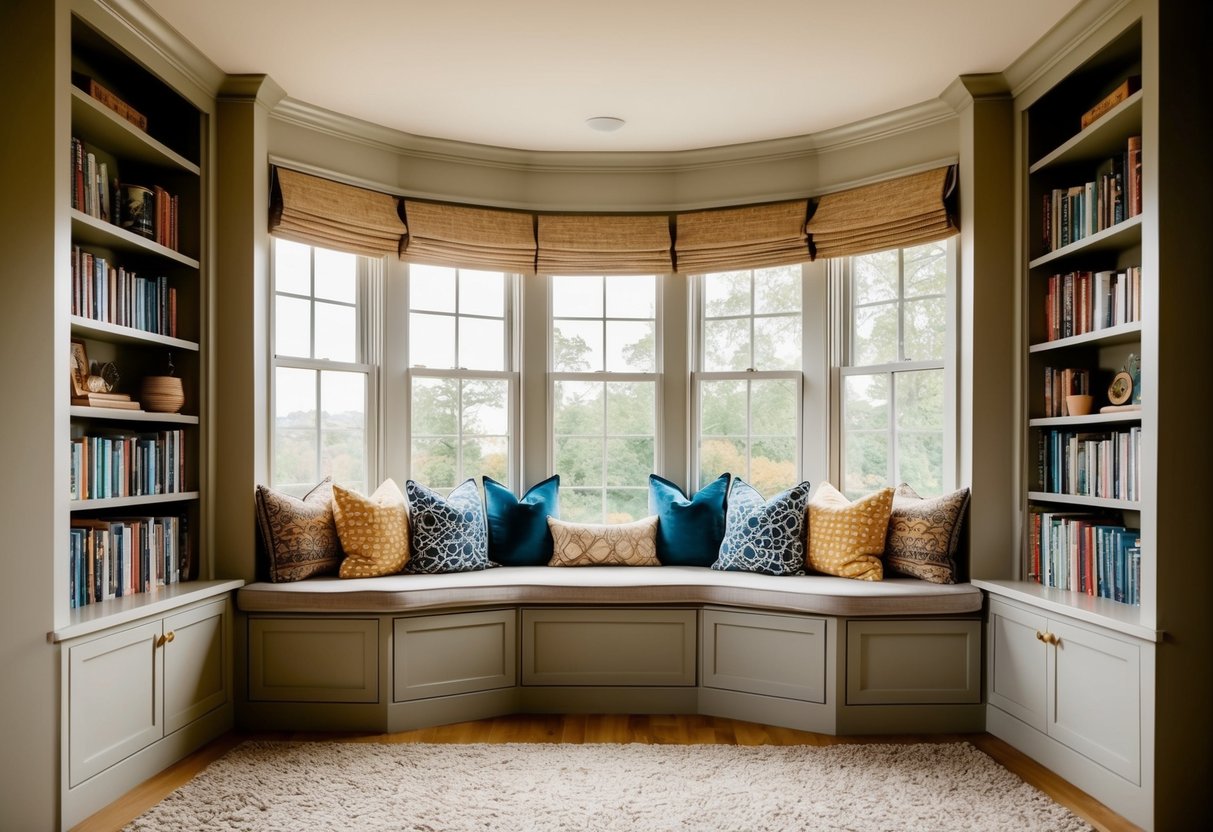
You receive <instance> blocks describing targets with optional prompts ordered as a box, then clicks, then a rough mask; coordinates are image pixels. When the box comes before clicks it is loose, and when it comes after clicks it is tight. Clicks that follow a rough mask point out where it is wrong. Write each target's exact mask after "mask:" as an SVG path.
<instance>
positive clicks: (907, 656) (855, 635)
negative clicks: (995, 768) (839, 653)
mask: <svg viewBox="0 0 1213 832" xmlns="http://www.w3.org/2000/svg"><path fill="white" fill-rule="evenodd" d="M979 702H981V622H980V621H966V620H956V619H945V620H939V621H921V620H918V619H913V620H904V621H848V622H847V704H848V705H931V704H940V705H942V704H959V703H979Z"/></svg>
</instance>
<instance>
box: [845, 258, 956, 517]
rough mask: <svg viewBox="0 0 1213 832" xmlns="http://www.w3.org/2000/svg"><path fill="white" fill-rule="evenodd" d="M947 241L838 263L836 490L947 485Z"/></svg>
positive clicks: (852, 492) (925, 491) (853, 492)
mask: <svg viewBox="0 0 1213 832" xmlns="http://www.w3.org/2000/svg"><path fill="white" fill-rule="evenodd" d="M953 251H954V244H953V243H951V242H946V241H945V242H938V243H928V244H926V245H920V246H914V247H912V248H904V249H892V250H889V251H880V252H876V253H873V254H864V255H857V256H854V257H850V258H847V259H845V260H842V261H841V263H840V264H841V266H842V290H843V293H844V297H845V300H846V302H845V304H844V308H845V322H844V330H845V332H846V337H845V339H844V340H845V344H844V346H843V359H844V360H843V361H842V366H841V369H840V380H841V388H842V389H841V396H840V398H841V403H842V407H841V414H840V415H841V425H842V436H841V440H842V441H841V442H840V445H841V457H842V460H841V462H842V464H841V467H842V481H843V491H844V492H845V493H846V494H847V495H848V496H851V497H855V496H859V495H861V494H866V493H869V492H871V491H874V490H876V489H878V488H882V487H884V486H886V485H889V484H893V485H896V484H897V483H899V482H907V483H909V484H910V485H911V486H912V487H913V488H914V489H915V490H916V491H917V492H918V493H919V494H922V495H924V496H927V495H933V494H940V493H942V492H943V491H944V490H945V489H946V488H948V487H949V486H950V485H951V480H952V479H953V475H952V473H951V469H952V467H953V465H954V463H952V452H951V447H950V445H949V442H950V441H951V440H950V439H949V437H950V436H952V435H954V433H953V430H952V428H953V422H954V420H953V419H950V418H949V415H948V413H949V408H948V406H947V402H948V401H949V400H950V396H949V388H950V386H951V385H950V382H949V377H948V372H949V369H948V367H949V362H948V360H947V356H948V353H949V350H950V347H949V335H948V330H949V319H950V317H951V315H950V312H949V310H950V307H949V303H950V301H949V296H950V292H949V287H950V286H951V285H952V280H951V277H950V276H951V274H952V273H953V272H954V265H953V259H954V256H953V254H952V252H953Z"/></svg>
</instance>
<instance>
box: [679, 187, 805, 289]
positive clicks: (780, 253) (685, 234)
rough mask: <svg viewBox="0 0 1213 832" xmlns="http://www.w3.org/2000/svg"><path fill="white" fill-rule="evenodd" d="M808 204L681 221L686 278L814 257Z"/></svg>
mask: <svg viewBox="0 0 1213 832" xmlns="http://www.w3.org/2000/svg"><path fill="white" fill-rule="evenodd" d="M808 213H809V201H808V200H807V199H796V200H792V201H791V202H778V203H775V204H773V205H747V206H745V207H743V208H722V209H718V210H712V211H694V212H691V213H687V214H679V215H678V217H677V223H678V224H677V226H676V228H677V241H676V242H675V244H674V251H675V258H676V266H677V268H678V271H679V272H681V273H683V274H706V273H708V272H723V271H730V270H732V269H756V268H762V267H766V266H784V265H788V264H790V263H803V262H804V261H806V260H808V259H809V238H808V235H807V234H806V233H805V227H804V226H805V218H806V217H807V216H808Z"/></svg>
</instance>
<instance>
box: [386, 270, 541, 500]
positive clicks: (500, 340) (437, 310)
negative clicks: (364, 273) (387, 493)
mask: <svg viewBox="0 0 1213 832" xmlns="http://www.w3.org/2000/svg"><path fill="white" fill-rule="evenodd" d="M408 286H409V293H408V295H409V321H408V327H409V346H408V350H409V361H408V363H409V391H408V396H409V425H410V443H409V455H410V464H409V470H410V476H411V477H412V478H413V479H415V480H417V481H418V482H421V483H424V484H425V485H426V486H428V487H430V488H432V489H434V490H435V491H437V492H439V493H441V494H446V493H448V492H449V491H450V490H451V489H452V488H454V487H455V486H457V485H459V483H461V482H463V481H464V480H466V479H469V478H473V479H478V478H479V477H481V476H489V477H491V478H493V479H495V480H497V481H498V482H501V483H504V484H506V485H507V486H509V485H513V484H514V479H515V478H516V477H515V470H516V467H517V466H516V463H515V461H514V458H515V453H516V451H515V447H514V442H513V437H514V436H515V435H516V434H517V430H516V427H517V426H516V425H515V424H514V419H515V417H514V414H515V413H516V412H517V408H516V407H515V405H514V402H515V401H516V399H517V395H518V392H517V385H518V372H517V370H516V364H517V362H516V354H517V351H516V349H515V347H514V341H515V333H514V327H513V309H514V305H515V301H514V293H515V278H514V276H513V275H508V274H504V273H502V272H489V271H477V270H472V269H455V268H448V267H443V266H425V265H417V264H412V265H410V266H409V267H408Z"/></svg>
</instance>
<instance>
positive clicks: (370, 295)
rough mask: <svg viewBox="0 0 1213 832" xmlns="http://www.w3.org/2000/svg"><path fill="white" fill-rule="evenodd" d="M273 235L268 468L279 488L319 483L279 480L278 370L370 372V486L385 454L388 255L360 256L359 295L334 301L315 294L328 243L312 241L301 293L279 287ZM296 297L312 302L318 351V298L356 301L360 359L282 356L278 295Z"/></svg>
mask: <svg viewBox="0 0 1213 832" xmlns="http://www.w3.org/2000/svg"><path fill="white" fill-rule="evenodd" d="M276 239H277V238H274V237H271V238H270V246H269V265H270V268H269V274H270V280H269V284H270V285H269V295H270V302H269V326H268V327H267V329H268V334H269V350H268V353H269V356H270V367H269V383H268V387H269V396H268V397H267V399H268V406H269V431H268V433H269V437H268V442H267V445H268V446H269V455H270V458H269V466H268V467H269V473H270V482H271V483H272V484H273V487H275V488H291V487H294V486H300V487H302V486H305V485H315V483H310V484H309V483H280V482H279V481H278V479H277V471H276V470H275V464H276V460H277V448H276V442H277V434H278V431H277V378H278V369H279V368H284V369H297V370H320V371H338V372H348V373H361V374H363V375H365V376H366V382H365V386H364V389H365V395H366V400H365V401H364V402H363V412H364V413H365V414H366V422H365V428H364V453H365V459H364V460H363V466H364V468H363V470H365V471H366V479H367V482H366V487H367V488H368V489H370V490H373V489H374V486H375V484H376V483H378V482H379V469H380V464H379V462H380V453H379V420H378V414H379V404H378V403H379V376H380V373H379V364H380V356H381V354H382V352H381V350H382V328H381V326H380V325H379V320H380V317H379V316H380V306H381V300H380V299H381V298H382V296H383V259H382V258H378V259H372V258H369V257H364V256H360V255H356V256H355V263H356V266H355V268H356V272H355V282H356V299H355V302H354V303H352V304H350V303H346V302H343V301H333V300H329V299H327V298H321V299H317V297H316V251H315V250H316V248H323V246H308V249H309V254H310V257H309V268H310V274H309V286H310V294H308V295H302V294H298V293H296V292H287V291H281V292H280V291H279V290H278V287H277V275H278V273H277V265H278V264H277V243H276ZM279 295H282V296H285V297H290V298H296V299H299V300H305V301H308V302H309V304H310V309H311V316H310V318H311V319H310V329H309V331H308V343H309V350H308V351H309V352H310V353H314V352H315V345H316V303H317V300H319V302H322V303H332V304H334V305H337V306H347V307H349V306H352V307H354V310H355V314H354V320H355V325H356V327H357V335H356V340H355V348H356V357H357V358H358V360H356V361H352V362H351V361H334V360H332V359H328V358H311V357H303V356H291V355H278V352H277V347H278V339H277V325H278V321H277V308H278V304H277V299H278V296H279ZM320 378H321V377H320V376H319V375H317V376H316V399H315V401H316V459H315V470H316V472H317V474H318V476H319V478H320V479H323V477H324V472H323V470H322V469H321V453H322V451H321V448H322V445H321V433H322V428H321V426H320V414H321V402H320V395H321V394H320V387H321V384H320Z"/></svg>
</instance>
